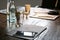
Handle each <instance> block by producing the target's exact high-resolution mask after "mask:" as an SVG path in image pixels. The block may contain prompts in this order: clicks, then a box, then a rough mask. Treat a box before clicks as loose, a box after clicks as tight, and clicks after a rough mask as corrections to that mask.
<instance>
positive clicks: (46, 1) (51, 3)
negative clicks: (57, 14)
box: [39, 0, 56, 9]
mask: <svg viewBox="0 0 60 40" xmlns="http://www.w3.org/2000/svg"><path fill="white" fill-rule="evenodd" d="M55 3H56V0H42V6H39V7H42V8H48V9H54V8H55Z"/></svg>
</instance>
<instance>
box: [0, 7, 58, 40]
mask: <svg viewBox="0 0 60 40" xmlns="http://www.w3.org/2000/svg"><path fill="white" fill-rule="evenodd" d="M22 9H24V7H18V11H20V10H22ZM49 11H55V10H51V9H46V8H34V7H32V8H31V9H30V14H29V15H28V19H24V20H23V25H21V26H20V27H18V28H15V29H13V30H12V31H10V32H6V34H7V35H8V36H11V37H14V38H19V39H23V40H35V39H36V38H38V39H39V36H40V35H41V34H42V33H43V32H44V31H45V30H48V29H47V28H48V26H56V23H57V22H59V21H57V20H59V15H49V14H48V12H49ZM0 12H1V14H3V13H2V12H4V13H5V14H6V10H1V11H0ZM7 27H8V26H7ZM17 31H21V32H23V33H24V32H28V33H30V34H31V33H32V32H37V34H36V36H34V37H30V36H27V37H26V36H23V35H22V36H16V35H15V34H16V32H17ZM26 34H27V33H26ZM31 35H32V34H31ZM36 40H37V39H36Z"/></svg>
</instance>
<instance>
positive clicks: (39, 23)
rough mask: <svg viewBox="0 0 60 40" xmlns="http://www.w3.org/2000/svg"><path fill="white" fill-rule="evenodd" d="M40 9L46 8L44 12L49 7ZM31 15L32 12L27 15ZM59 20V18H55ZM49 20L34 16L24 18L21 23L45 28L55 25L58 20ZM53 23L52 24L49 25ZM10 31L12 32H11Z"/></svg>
mask: <svg viewBox="0 0 60 40" xmlns="http://www.w3.org/2000/svg"><path fill="white" fill-rule="evenodd" d="M41 10H46V11H45V12H48V11H49V10H50V9H43V8H41ZM31 15H33V14H32V13H31V14H30V15H29V16H31ZM57 20H59V19H57ZM57 20H55V21H51V20H43V19H36V18H28V20H25V21H24V23H23V25H36V26H38V27H39V26H42V27H44V28H46V27H47V26H53V25H56V23H57V22H59V21H57ZM51 24H53V25H51ZM11 33H12V32H11Z"/></svg>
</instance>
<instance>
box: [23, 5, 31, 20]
mask: <svg viewBox="0 0 60 40" xmlns="http://www.w3.org/2000/svg"><path fill="white" fill-rule="evenodd" d="M30 7H31V5H30V4H25V11H24V15H26V19H27V18H28V15H29V13H30Z"/></svg>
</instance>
